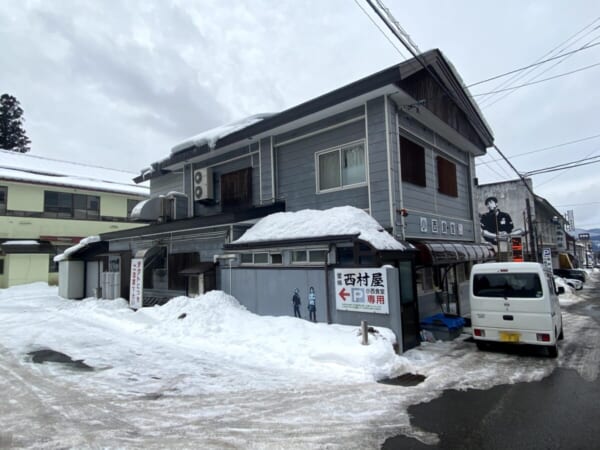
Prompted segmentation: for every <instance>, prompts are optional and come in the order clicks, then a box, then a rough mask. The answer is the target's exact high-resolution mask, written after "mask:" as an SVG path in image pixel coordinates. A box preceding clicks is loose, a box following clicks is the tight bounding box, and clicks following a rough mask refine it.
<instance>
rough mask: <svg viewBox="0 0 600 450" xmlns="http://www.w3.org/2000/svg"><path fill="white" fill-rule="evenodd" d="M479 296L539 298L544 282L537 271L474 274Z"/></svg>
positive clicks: (476, 293) (474, 289)
mask: <svg viewBox="0 0 600 450" xmlns="http://www.w3.org/2000/svg"><path fill="white" fill-rule="evenodd" d="M473 295H475V296H477V297H501V298H515V297H518V298H538V297H541V296H542V284H541V282H540V277H539V276H538V274H537V273H486V274H475V275H474V276H473Z"/></svg>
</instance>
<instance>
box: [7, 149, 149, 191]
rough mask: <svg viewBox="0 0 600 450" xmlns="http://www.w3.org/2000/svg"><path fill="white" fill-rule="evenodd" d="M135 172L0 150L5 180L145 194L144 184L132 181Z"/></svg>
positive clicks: (146, 188) (146, 189)
mask: <svg viewBox="0 0 600 450" xmlns="http://www.w3.org/2000/svg"><path fill="white" fill-rule="evenodd" d="M135 176H136V174H135V173H132V172H127V171H124V170H118V169H108V168H105V167H97V166H91V165H87V164H83V163H80V162H72V161H61V160H58V159H51V158H44V157H41V156H35V155H29V154H24V153H18V152H13V151H8V150H0V178H1V179H5V180H14V181H21V182H33V183H42V184H50V185H60V186H72V187H79V188H85V189H91V190H100V191H109V192H117V193H123V194H131V195H148V187H147V186H146V185H136V184H135V183H134V182H133V181H132V180H133V178H134V177H135Z"/></svg>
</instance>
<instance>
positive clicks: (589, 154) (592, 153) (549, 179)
mask: <svg viewBox="0 0 600 450" xmlns="http://www.w3.org/2000/svg"><path fill="white" fill-rule="evenodd" d="M597 152H598V151H597V150H594V151H592V152H590V153H588V154H587V155H585V157H586V158H587V157H590V156H592V155H594V154H595V153H597ZM570 169H571V168H569V169H565V170H570ZM561 175H564V173H559V174H557V175H555V176H553V177H551V178H548V179H547V180H546V181H544V182H542V183H539V184H538V187H539V186H543V185H544V184H548V183H550V182H551V181H552V180H554V179H556V178H558V177H559V176H561Z"/></svg>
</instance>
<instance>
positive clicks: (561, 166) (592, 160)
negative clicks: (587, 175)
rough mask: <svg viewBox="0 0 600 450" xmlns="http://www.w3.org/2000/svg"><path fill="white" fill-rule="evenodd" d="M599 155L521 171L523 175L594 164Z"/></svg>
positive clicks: (597, 160)
mask: <svg viewBox="0 0 600 450" xmlns="http://www.w3.org/2000/svg"><path fill="white" fill-rule="evenodd" d="M598 158H600V156H593V157H591V158H584V159H580V160H577V161H571V162H568V163H564V164H557V165H555V166H549V167H544V168H543V169H537V170H532V171H529V172H525V173H523V175H524V176H527V177H529V176H532V175H540V174H542V173H549V172H556V171H557V170H565V169H572V168H573V167H580V166H587V165H589V164H596V163H599V162H600V159H598Z"/></svg>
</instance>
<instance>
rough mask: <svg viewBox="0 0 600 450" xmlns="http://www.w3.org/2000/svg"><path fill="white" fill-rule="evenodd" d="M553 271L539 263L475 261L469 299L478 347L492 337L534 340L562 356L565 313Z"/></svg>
mask: <svg viewBox="0 0 600 450" xmlns="http://www.w3.org/2000/svg"><path fill="white" fill-rule="evenodd" d="M560 293H564V288H562V287H560V288H558V289H557V288H556V286H555V285H554V276H553V275H552V272H551V271H548V270H546V269H545V268H544V266H542V265H541V264H538V263H532V262H518V263H515V262H506V263H485V264H475V265H474V266H473V268H472V270H471V278H470V284H469V299H470V303H471V327H472V330H473V338H474V339H475V342H476V343H477V347H478V348H479V349H481V348H483V347H484V346H486V344H487V343H489V342H509V343H514V344H533V345H541V346H544V347H547V348H548V354H549V356H551V357H554V358H555V357H556V356H558V348H557V345H556V344H557V341H558V340H560V339H562V338H563V326H562V315H561V312H560V305H559V303H558V294H560Z"/></svg>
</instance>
